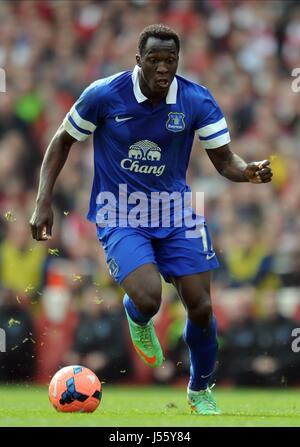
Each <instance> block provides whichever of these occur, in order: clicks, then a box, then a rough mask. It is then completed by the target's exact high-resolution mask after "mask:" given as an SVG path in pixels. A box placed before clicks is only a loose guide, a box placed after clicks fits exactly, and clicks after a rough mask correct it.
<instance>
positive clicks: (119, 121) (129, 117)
mask: <svg viewBox="0 0 300 447" xmlns="http://www.w3.org/2000/svg"><path fill="white" fill-rule="evenodd" d="M132 118H133V116H128V117H126V118H119V117H118V116H116V117H115V120H116V122H117V123H122V122H123V121H127V120H132Z"/></svg>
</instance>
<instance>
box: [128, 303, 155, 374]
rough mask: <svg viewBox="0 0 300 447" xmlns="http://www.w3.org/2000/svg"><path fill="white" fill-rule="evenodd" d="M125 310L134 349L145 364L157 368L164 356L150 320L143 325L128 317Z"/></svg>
mask: <svg viewBox="0 0 300 447" xmlns="http://www.w3.org/2000/svg"><path fill="white" fill-rule="evenodd" d="M125 312H126V316H127V320H128V323H129V331H130V335H131V340H132V343H133V346H134V349H135V350H136V352H137V353H138V355H139V356H140V357H141V359H142V360H143V361H144V362H145V363H146V364H147V365H149V366H151V368H158V367H159V366H161V364H162V362H163V360H164V356H163V352H162V349H161V346H160V343H159V341H158V338H157V336H156V333H155V329H154V326H153V322H152V320H150V321H149V322H148V323H147V324H145V325H140V324H137V323H135V322H134V321H133V320H132V319H131V318H130V316H129V315H128V313H127V311H126V309H125Z"/></svg>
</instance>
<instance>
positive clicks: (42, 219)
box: [29, 205, 53, 241]
mask: <svg viewBox="0 0 300 447" xmlns="http://www.w3.org/2000/svg"><path fill="white" fill-rule="evenodd" d="M29 223H30V227H31V233H32V237H33V239H36V240H37V241H48V240H49V239H51V231H52V225H53V211H52V208H51V206H49V205H37V206H36V208H35V210H34V212H33V214H32V216H31V219H30V221H29Z"/></svg>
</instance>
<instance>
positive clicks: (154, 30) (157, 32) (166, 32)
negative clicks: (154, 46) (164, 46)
mask: <svg viewBox="0 0 300 447" xmlns="http://www.w3.org/2000/svg"><path fill="white" fill-rule="evenodd" d="M149 37H155V38H156V39H161V40H171V39H172V40H174V42H175V45H176V48H177V52H178V53H179V50H180V40H179V37H178V34H177V33H176V32H175V31H174V30H172V28H169V27H168V26H165V25H162V24H160V23H159V24H155V25H149V26H146V28H144V29H143V31H142V32H141V34H140V36H139V41H138V48H139V52H140V55H142V54H143V52H144V50H145V46H146V44H147V41H148V39H149Z"/></svg>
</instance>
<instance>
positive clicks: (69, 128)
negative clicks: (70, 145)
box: [62, 116, 90, 141]
mask: <svg viewBox="0 0 300 447" xmlns="http://www.w3.org/2000/svg"><path fill="white" fill-rule="evenodd" d="M62 126H63V128H64V130H65V131H66V132H68V134H69V135H71V137H73V138H75V140H77V141H85V140H86V139H87V138H88V137H89V135H90V134H85V133H82V132H80V131H79V130H78V129H76V128H75V127H74V126H73V125H72V124H71V123H70V121H69V119H68V116H66V117H65V119H64V120H63V123H62Z"/></svg>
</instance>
